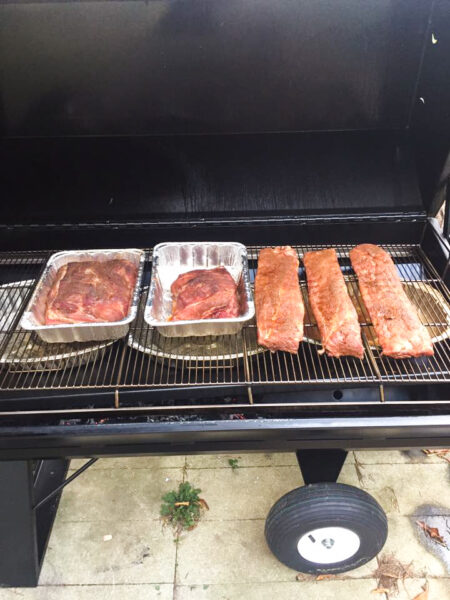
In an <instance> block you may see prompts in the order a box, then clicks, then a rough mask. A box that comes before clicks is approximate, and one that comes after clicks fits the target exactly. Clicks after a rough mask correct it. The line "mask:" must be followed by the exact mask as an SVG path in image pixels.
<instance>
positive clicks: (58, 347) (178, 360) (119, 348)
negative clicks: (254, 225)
mask: <svg viewBox="0 0 450 600" xmlns="http://www.w3.org/2000/svg"><path fill="white" fill-rule="evenodd" d="M327 247H330V246H328V245H314V246H296V251H297V252H298V255H299V259H300V269H299V278H300V286H301V290H302V293H303V296H304V301H305V323H304V325H305V341H304V342H303V343H302V344H301V345H300V348H299V351H298V353H297V354H295V355H292V354H289V353H285V352H276V353H271V352H268V351H266V350H264V349H263V348H261V347H260V346H258V344H257V341H256V339H257V331H256V325H255V323H251V324H250V325H248V326H246V327H244V329H243V330H242V331H241V332H240V333H239V334H237V335H232V336H218V337H206V338H166V337H163V336H162V335H161V334H160V333H158V331H156V330H155V329H153V328H151V327H149V326H148V325H146V323H145V322H144V320H143V312H144V306H145V303H146V299H147V292H148V289H147V287H146V284H145V281H148V279H149V274H150V271H151V262H150V257H151V252H150V251H149V252H148V253H147V262H146V273H145V276H144V279H143V282H144V283H143V287H142V289H141V301H140V309H139V314H138V317H137V319H136V321H135V322H134V323H133V324H132V327H131V328H130V332H129V336H128V337H127V338H125V339H123V340H119V341H116V342H106V343H94V342H93V343H85V344H45V343H44V342H42V341H41V340H40V339H39V337H38V336H37V335H35V334H30V333H29V332H26V331H23V330H21V329H20V328H19V326H18V323H19V321H20V317H21V315H22V312H23V310H24V308H25V306H26V304H27V302H28V299H29V298H30V295H31V293H32V291H33V289H34V285H35V282H36V281H37V280H38V278H39V276H40V273H41V272H42V270H43V268H44V266H45V264H46V262H47V260H48V258H49V256H50V253H49V252H22V253H9V254H7V253H3V254H0V286H1V287H0V390H54V389H64V390H68V389H73V390H77V389H90V388H92V389H105V388H107V389H117V388H122V389H123V388H161V389H162V388H169V387H174V388H176V387H189V386H213V385H214V386H222V387H223V388H224V390H225V389H227V388H229V390H230V391H229V394H231V393H232V389H233V387H234V386H239V385H244V386H248V387H250V386H255V387H257V386H259V385H267V384H277V385H280V386H283V385H292V384H303V383H307V384H318V385H319V384H338V385H359V386H360V385H361V384H365V383H366V384H382V383H387V382H391V383H417V382H422V383H425V382H433V381H434V382H448V381H450V347H449V335H450V292H449V290H448V288H447V287H446V285H445V284H444V283H443V281H442V279H441V278H440V277H439V275H438V274H437V272H436V271H435V269H434V267H433V266H432V264H431V263H430V261H429V260H428V258H427V257H426V255H425V254H424V253H423V251H422V249H421V248H420V247H419V246H411V245H401V244H394V245H389V246H385V249H386V250H387V251H388V252H389V253H390V255H391V256H392V258H393V260H394V262H395V264H396V266H397V269H398V273H399V275H400V277H401V279H402V280H403V282H404V287H405V291H406V292H407V294H408V295H409V297H410V298H411V300H412V301H413V302H414V304H415V305H416V306H417V307H418V309H419V316H420V319H421V320H422V322H423V324H424V325H425V326H426V327H427V328H428V329H429V331H430V334H431V335H432V337H433V338H434V340H435V344H434V347H435V355H434V356H433V357H428V358H421V359H405V360H394V359H390V358H388V357H385V356H383V355H382V354H381V349H380V348H379V346H378V345H377V340H376V338H375V333H374V330H373V327H372V325H371V322H370V318H369V315H368V313H367V310H366V309H365V306H364V304H363V302H362V299H361V296H360V294H359V291H358V282H357V278H356V275H355V273H354V272H353V269H352V268H351V264H350V260H349V251H350V250H351V248H352V246H350V245H338V246H336V245H335V246H334V248H335V249H336V252H337V254H338V258H339V263H340V265H341V269H342V272H343V274H344V277H345V280H346V282H347V286H348V290H349V293H350V295H351V297H352V299H353V302H354V304H355V307H356V308H357V311H358V314H359V316H360V321H361V329H362V335H363V342H364V347H365V356H364V359H363V360H359V359H356V358H353V357H342V358H340V359H337V358H331V357H328V356H326V355H325V354H322V353H321V352H320V351H321V346H320V340H319V334H318V328H317V324H316V322H315V319H314V315H313V314H312V311H311V309H310V306H309V303H308V294H307V285H306V276H305V270H304V268H303V261H302V258H303V255H304V254H305V252H307V251H310V250H318V249H322V248H327ZM261 249H262V246H251V247H249V248H248V254H249V268H250V277H251V281H252V282H253V281H254V277H255V273H256V267H257V257H258V254H259V252H260V250H261ZM225 394H227V392H224V395H225Z"/></svg>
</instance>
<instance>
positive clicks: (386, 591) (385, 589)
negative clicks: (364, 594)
mask: <svg viewBox="0 0 450 600" xmlns="http://www.w3.org/2000/svg"><path fill="white" fill-rule="evenodd" d="M388 593H389V590H388V589H387V588H377V589H376V590H372V594H388Z"/></svg>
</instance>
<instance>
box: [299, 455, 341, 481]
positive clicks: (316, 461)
mask: <svg viewBox="0 0 450 600" xmlns="http://www.w3.org/2000/svg"><path fill="white" fill-rule="evenodd" d="M296 455H297V461H298V464H299V467H300V470H301V472H302V475H303V479H304V482H305V484H306V485H308V484H310V483H328V482H333V483H334V482H336V481H337V479H338V477H339V473H340V472H341V469H342V467H343V465H344V462H345V459H346V458H347V450H341V449H336V450H326V449H324V450H322V449H320V450H310V449H307V450H297V452H296Z"/></svg>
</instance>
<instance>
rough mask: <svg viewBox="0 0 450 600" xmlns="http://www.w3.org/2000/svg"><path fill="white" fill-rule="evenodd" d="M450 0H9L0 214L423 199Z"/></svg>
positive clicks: (433, 167) (1, 9)
mask: <svg viewBox="0 0 450 600" xmlns="http://www.w3.org/2000/svg"><path fill="white" fill-rule="evenodd" d="M449 6H450V5H449V3H448V1H447V0H435V1H433V0H390V1H386V0H373V1H371V2H360V0H320V1H318V2H310V1H309V0H280V1H278V2H273V1H272V0H228V1H227V2H224V1H223V0H195V1H194V0H175V1H174V0H161V1H159V2H129V1H125V0H122V1H121V0H119V1H115V2H90V1H86V2H78V1H74V0H61V1H55V2H28V1H26V0H6V1H4V2H2V3H1V6H0V19H1V22H2V29H1V43H2V49H3V51H2V54H1V58H0V61H1V64H0V67H1V73H2V76H1V77H2V79H1V85H2V110H1V129H2V132H3V137H4V139H5V140H6V141H4V143H3V148H4V150H5V151H6V159H5V160H7V163H6V164H7V173H8V178H7V181H6V188H5V189H4V190H3V191H4V192H5V194H6V197H7V198H8V200H9V201H8V202H7V205H8V206H9V207H10V208H9V210H7V212H6V214H5V217H4V218H3V219H2V220H5V221H11V220H12V221H14V222H17V219H18V216H19V215H18V212H19V211H18V207H19V206H20V218H21V220H26V219H29V220H31V221H43V220H45V219H46V218H51V219H52V220H54V221H56V222H57V221H58V220H67V219H76V218H81V215H82V216H83V217H84V219H85V220H95V219H103V220H104V219H108V218H111V219H114V218H130V217H132V216H136V217H138V218H142V217H143V216H148V215H152V216H155V215H160V214H167V213H168V212H170V213H172V214H175V213H176V214H184V215H191V214H194V213H195V214H203V213H211V212H213V213H216V214H217V213H222V212H224V213H226V214H235V213H236V214H237V213H239V214H243V213H248V214H252V213H258V212H261V211H262V212H264V213H267V214H269V213H271V212H275V213H277V214H283V213H284V212H296V211H299V212H311V211H314V212H317V211H319V212H320V211H321V210H322V211H327V212H329V211H331V212H333V211H337V212H339V211H343V212H345V211H354V210H356V209H360V210H362V211H364V210H385V211H396V210H402V211H404V210H406V209H413V208H416V207H417V205H418V204H420V203H421V200H420V196H419V193H418V189H417V186H416V177H415V170H416V167H415V166H414V163H413V160H412V158H413V156H414V155H416V159H417V169H418V173H419V183H420V189H421V191H422V200H423V201H424V204H425V206H426V207H430V206H432V200H433V198H434V196H435V193H436V188H437V186H438V182H439V179H440V177H441V176H442V169H443V164H444V161H445V157H446V155H447V153H448V144H449V137H450V131H449V124H450V117H449V110H450V108H449V107H450V78H449V77H448V72H449V67H450V39H449V38H450V8H449ZM350 131H352V132H358V133H355V134H354V135H350V134H348V133H345V134H343V133H341V132H350ZM306 132H307V133H306ZM313 132H314V133H313ZM205 134H208V135H209V136H213V137H208V139H203V138H200V137H195V136H203V135H205ZM237 134H239V136H242V137H239V136H237ZM245 134H247V135H248V134H251V135H250V136H249V137H244V135H245ZM186 135H189V136H194V137H190V138H188V137H186ZM124 136H125V137H124ZM155 136H158V137H155ZM180 136H181V137H180ZM223 136H230V137H226V138H225V137H223ZM74 137H76V138H77V139H76V140H75V139H74ZM37 138H38V139H37ZM53 138H58V140H56V141H55V140H54V139H53ZM61 138H62V139H61ZM78 138H82V139H78ZM32 140H33V141H32ZM4 164H5V163H4Z"/></svg>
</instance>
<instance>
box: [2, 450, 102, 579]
mask: <svg viewBox="0 0 450 600" xmlns="http://www.w3.org/2000/svg"><path fill="white" fill-rule="evenodd" d="M96 460H97V459H96V458H93V459H91V460H89V461H88V462H87V463H86V464H85V465H83V466H82V467H81V468H80V469H78V471H76V472H75V473H73V474H72V475H71V476H70V477H68V478H67V479H66V475H67V470H68V468H69V461H68V460H66V459H63V458H58V459H48V460H39V461H37V466H36V461H31V460H28V461H27V460H22V461H21V460H15V461H14V460H11V461H0V489H1V493H0V587H34V586H36V585H37V584H38V580H39V573H40V570H41V567H42V563H43V561H44V556H45V551H46V549H47V544H48V540H49V538H50V534H51V531H52V527H53V522H54V520H55V517H56V512H57V510H58V505H59V500H60V498H61V492H62V490H63V488H64V487H65V486H66V485H68V484H69V483H70V482H71V481H73V480H74V479H75V478H76V477H78V476H79V475H81V473H83V472H84V471H85V470H86V469H88V468H89V467H90V466H91V465H92V464H94V462H95V461H96Z"/></svg>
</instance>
